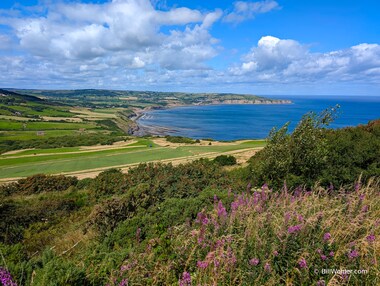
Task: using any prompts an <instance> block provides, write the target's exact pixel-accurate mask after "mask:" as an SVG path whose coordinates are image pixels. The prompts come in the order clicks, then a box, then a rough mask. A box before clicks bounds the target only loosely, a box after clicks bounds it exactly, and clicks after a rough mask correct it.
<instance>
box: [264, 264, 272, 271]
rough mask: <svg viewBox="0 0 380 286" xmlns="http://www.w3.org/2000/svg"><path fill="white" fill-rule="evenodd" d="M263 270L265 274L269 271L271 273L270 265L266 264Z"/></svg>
mask: <svg viewBox="0 0 380 286" xmlns="http://www.w3.org/2000/svg"><path fill="white" fill-rule="evenodd" d="M264 270H265V271H266V272H270V271H271V267H270V264H269V263H268V262H267V263H265V266H264Z"/></svg>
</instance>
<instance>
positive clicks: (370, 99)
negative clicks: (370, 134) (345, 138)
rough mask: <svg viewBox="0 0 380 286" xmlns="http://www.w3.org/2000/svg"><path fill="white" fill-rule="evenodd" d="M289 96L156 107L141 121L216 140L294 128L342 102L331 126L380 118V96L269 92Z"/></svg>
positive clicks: (262, 135) (179, 133)
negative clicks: (244, 102)
mask: <svg viewBox="0 0 380 286" xmlns="http://www.w3.org/2000/svg"><path fill="white" fill-rule="evenodd" d="M267 97H268V98H272V99H288V100H291V101H292V103H291V104H268V105H238V104H236V105H204V106H184V107H175V108H170V109H163V110H153V111H150V112H147V113H146V114H145V115H144V116H142V117H141V118H140V119H139V120H138V123H139V124H141V125H142V126H147V127H149V129H156V128H158V129H161V130H165V132H164V133H165V134H163V135H176V136H185V137H191V138H194V139H206V138H211V139H214V140H227V141H228V140H238V139H262V138H266V137H267V136H268V134H269V132H270V130H271V129H272V128H273V127H276V128H279V127H281V126H283V125H284V124H286V123H287V122H289V123H290V125H289V131H292V130H293V129H294V128H295V127H296V125H297V123H298V122H299V121H300V119H301V118H302V116H303V115H304V114H306V113H308V112H311V111H313V112H316V113H319V112H321V111H323V110H325V109H327V108H331V107H334V106H336V105H339V106H340V108H339V109H338V112H337V118H336V119H335V120H334V121H333V122H332V123H331V124H330V125H329V127H328V128H343V127H347V126H356V125H359V124H366V123H368V122H369V121H371V120H374V119H380V96H319V97H317V96H287V95H284V96H267Z"/></svg>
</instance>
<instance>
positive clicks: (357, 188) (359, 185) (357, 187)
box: [355, 182, 361, 192]
mask: <svg viewBox="0 0 380 286" xmlns="http://www.w3.org/2000/svg"><path fill="white" fill-rule="evenodd" d="M360 187H361V184H360V183H359V182H357V183H356V184H355V191H356V192H357V191H359V189H360Z"/></svg>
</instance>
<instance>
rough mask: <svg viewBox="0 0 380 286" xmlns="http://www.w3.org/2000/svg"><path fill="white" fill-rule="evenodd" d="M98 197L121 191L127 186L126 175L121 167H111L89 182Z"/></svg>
mask: <svg viewBox="0 0 380 286" xmlns="http://www.w3.org/2000/svg"><path fill="white" fill-rule="evenodd" d="M89 188H90V189H92V190H93V191H94V192H95V195H96V196H97V197H100V196H104V195H111V194H114V193H117V192H121V191H122V190H123V189H125V188H126V179H125V175H124V174H123V173H122V172H121V170H120V169H109V170H106V171H104V172H101V173H100V174H99V175H97V176H96V178H95V179H94V180H92V181H91V182H90V184H89Z"/></svg>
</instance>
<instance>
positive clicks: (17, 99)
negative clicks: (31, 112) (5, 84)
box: [0, 89, 47, 104]
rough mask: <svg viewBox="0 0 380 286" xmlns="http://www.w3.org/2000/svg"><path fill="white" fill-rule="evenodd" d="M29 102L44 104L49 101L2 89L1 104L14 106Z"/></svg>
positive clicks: (0, 90)
mask: <svg viewBox="0 0 380 286" xmlns="http://www.w3.org/2000/svg"><path fill="white" fill-rule="evenodd" d="M27 102H38V103H44V102H47V101H46V100H44V99H41V98H38V97H36V96H32V95H26V94H20V93H16V92H13V91H8V90H5V89H0V103H3V104H9V103H11V104H13V103H27Z"/></svg>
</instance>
